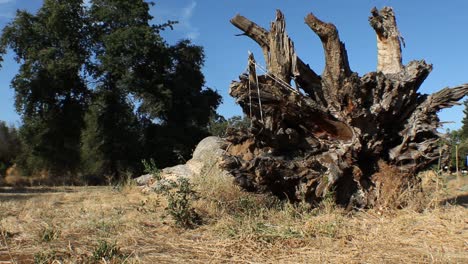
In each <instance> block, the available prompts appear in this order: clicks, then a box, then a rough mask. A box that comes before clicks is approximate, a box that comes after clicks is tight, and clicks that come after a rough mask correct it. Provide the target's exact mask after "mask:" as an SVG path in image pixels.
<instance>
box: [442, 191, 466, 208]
mask: <svg viewBox="0 0 468 264" xmlns="http://www.w3.org/2000/svg"><path fill="white" fill-rule="evenodd" d="M441 204H442V205H446V204H452V205H461V206H463V207H465V208H468V194H461V195H457V196H455V197H452V198H449V199H445V200H443V201H441Z"/></svg>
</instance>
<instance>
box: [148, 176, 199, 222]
mask: <svg viewBox="0 0 468 264" xmlns="http://www.w3.org/2000/svg"><path fill="white" fill-rule="evenodd" d="M155 191H156V193H159V194H163V195H164V196H165V197H166V199H167V203H168V205H167V207H166V212H167V213H168V214H169V215H170V216H171V217H172V218H173V219H174V221H175V223H176V225H178V226H179V227H183V228H194V227H195V226H197V225H200V224H201V217H200V215H199V214H198V213H197V212H196V211H195V209H194V208H193V207H192V201H194V200H196V199H198V198H199V196H198V194H197V192H196V191H195V190H194V188H193V185H192V184H191V183H190V181H189V179H187V178H183V177H179V178H177V179H176V180H175V181H174V180H167V179H160V180H159V181H158V184H157V186H156V189H155Z"/></svg>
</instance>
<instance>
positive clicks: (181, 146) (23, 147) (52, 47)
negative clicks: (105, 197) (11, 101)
mask: <svg viewBox="0 0 468 264" xmlns="http://www.w3.org/2000/svg"><path fill="white" fill-rule="evenodd" d="M150 5H152V3H147V2H145V1H143V0H134V1H116V0H92V1H90V4H89V5H84V3H83V1H82V0H66V1H64V0H45V1H44V3H43V6H42V7H41V8H40V9H39V10H38V11H37V13H35V14H31V13H29V12H27V11H18V12H17V13H16V16H15V17H14V18H13V19H12V21H11V22H10V23H9V24H8V25H7V26H6V27H5V28H4V29H3V31H2V33H1V36H0V62H2V55H5V54H6V53H8V52H12V53H14V54H15V56H16V57H15V58H16V60H17V62H18V63H19V64H20V69H19V71H18V73H17V75H16V76H15V77H14V79H13V80H12V81H11V87H12V88H13V89H14V92H15V107H16V111H17V112H18V113H19V114H20V116H21V119H22V122H21V123H22V124H21V127H19V128H15V127H11V126H7V125H6V124H5V123H3V122H2V123H0V175H4V173H5V170H6V168H7V167H9V166H11V165H12V164H16V165H17V168H19V170H20V171H21V173H22V174H23V175H34V174H37V173H40V172H41V173H43V172H44V171H45V172H47V174H48V175H50V176H52V177H61V176H65V175H67V176H70V175H81V176H80V177H83V178H84V179H88V180H90V181H94V182H102V181H103V179H105V178H106V179H109V178H110V179H113V180H119V179H122V178H123V177H127V176H134V175H138V174H139V173H141V172H142V169H143V168H142V166H141V160H143V159H153V160H154V161H155V162H156V164H157V165H158V166H160V167H165V166H169V165H173V164H176V163H179V162H181V161H183V160H187V159H188V158H189V156H190V155H191V153H192V151H193V148H194V147H195V145H196V144H197V143H198V142H199V141H200V140H201V139H202V138H204V137H205V136H207V135H210V134H213V133H215V134H222V133H223V132H222V130H223V127H224V129H225V126H226V125H227V121H226V120H225V119H224V118H223V117H221V116H219V115H218V114H217V113H216V109H217V107H218V106H219V104H220V103H221V96H220V95H219V94H218V93H217V92H216V91H214V90H212V89H210V88H207V87H205V79H204V76H203V74H202V71H201V69H202V67H203V64H204V51H203V48H202V47H200V46H197V45H194V44H192V43H191V42H190V41H189V40H181V41H179V42H178V43H176V44H175V45H169V44H168V43H167V42H165V40H164V39H163V38H162V37H161V35H160V32H161V31H163V30H170V29H172V28H173V26H176V24H177V22H175V21H167V22H166V23H164V24H160V25H154V24H151V21H152V19H153V17H152V16H151V15H150V13H149V10H150Z"/></svg>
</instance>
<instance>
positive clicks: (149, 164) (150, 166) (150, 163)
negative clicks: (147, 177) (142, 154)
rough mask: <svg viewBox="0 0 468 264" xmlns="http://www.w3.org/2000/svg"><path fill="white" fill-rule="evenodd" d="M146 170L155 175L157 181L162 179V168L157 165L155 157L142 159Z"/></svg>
mask: <svg viewBox="0 0 468 264" xmlns="http://www.w3.org/2000/svg"><path fill="white" fill-rule="evenodd" d="M141 162H142V163H143V167H144V172H145V173H148V174H151V175H153V177H154V179H156V180H157V181H159V180H161V170H160V169H158V166H156V162H155V161H154V159H149V160H145V159H144V160H142V161H141Z"/></svg>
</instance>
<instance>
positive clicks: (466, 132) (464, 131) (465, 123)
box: [460, 100, 468, 139]
mask: <svg viewBox="0 0 468 264" xmlns="http://www.w3.org/2000/svg"><path fill="white" fill-rule="evenodd" d="M463 105H464V106H465V109H464V110H463V114H464V115H465V116H464V117H463V119H462V127H461V135H460V137H461V138H462V139H468V100H465V101H464V102H463Z"/></svg>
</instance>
